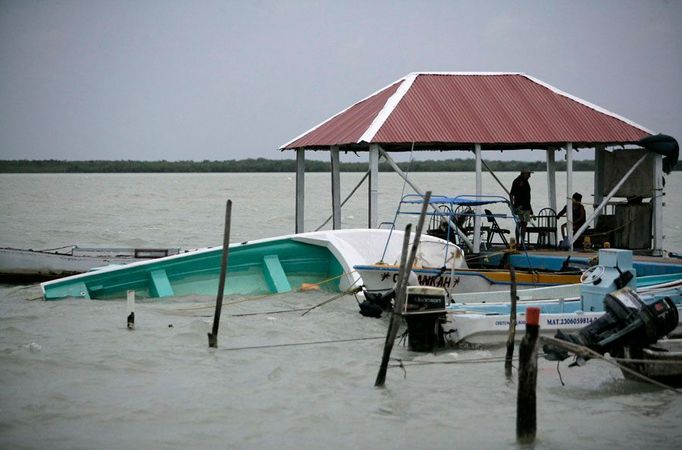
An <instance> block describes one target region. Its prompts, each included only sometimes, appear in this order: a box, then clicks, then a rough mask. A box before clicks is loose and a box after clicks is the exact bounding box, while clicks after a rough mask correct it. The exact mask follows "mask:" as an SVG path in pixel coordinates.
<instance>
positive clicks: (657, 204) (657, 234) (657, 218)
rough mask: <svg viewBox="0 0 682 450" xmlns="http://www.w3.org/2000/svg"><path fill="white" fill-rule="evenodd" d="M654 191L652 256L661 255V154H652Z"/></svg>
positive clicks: (652, 199) (652, 201)
mask: <svg viewBox="0 0 682 450" xmlns="http://www.w3.org/2000/svg"><path fill="white" fill-rule="evenodd" d="M654 158H655V159H654V173H653V177H654V193H653V196H652V198H651V203H652V205H653V222H654V223H653V224H652V225H653V227H652V228H653V230H654V242H653V244H654V245H653V254H654V256H662V255H663V238H664V236H663V195H664V194H663V156H662V155H655V156H654Z"/></svg>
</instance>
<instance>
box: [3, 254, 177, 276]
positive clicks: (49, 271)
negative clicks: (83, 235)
mask: <svg viewBox="0 0 682 450" xmlns="http://www.w3.org/2000/svg"><path fill="white" fill-rule="evenodd" d="M178 252H179V250H178V249H154V250H151V249H148V250H142V249H113V248H110V249H104V248H103V249H79V248H74V249H72V250H71V251H70V252H69V253H68V254H67V253H58V252H49V251H35V250H26V249H15V248H0V277H2V278H3V279H22V278H36V279H38V278H59V277H64V276H69V275H74V274H79V273H84V272H87V271H89V270H92V269H95V268H98V267H105V266H110V265H121V264H128V263H131V262H135V261H144V260H148V259H153V258H158V257H161V256H167V255H172V254H177V253H178Z"/></svg>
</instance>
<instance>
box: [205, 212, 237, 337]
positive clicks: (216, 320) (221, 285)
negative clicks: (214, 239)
mask: <svg viewBox="0 0 682 450" xmlns="http://www.w3.org/2000/svg"><path fill="white" fill-rule="evenodd" d="M231 217H232V200H228V201H227V206H226V207H225V232H224V233H223V254H222V259H221V260H220V280H219V281H218V295H217V297H216V300H215V314H214V316H213V331H211V332H210V333H208V346H209V347H210V348H218V326H219V325H220V311H221V309H222V307H223V291H224V290H225V278H226V277H227V257H228V254H229V252H230V220H231Z"/></svg>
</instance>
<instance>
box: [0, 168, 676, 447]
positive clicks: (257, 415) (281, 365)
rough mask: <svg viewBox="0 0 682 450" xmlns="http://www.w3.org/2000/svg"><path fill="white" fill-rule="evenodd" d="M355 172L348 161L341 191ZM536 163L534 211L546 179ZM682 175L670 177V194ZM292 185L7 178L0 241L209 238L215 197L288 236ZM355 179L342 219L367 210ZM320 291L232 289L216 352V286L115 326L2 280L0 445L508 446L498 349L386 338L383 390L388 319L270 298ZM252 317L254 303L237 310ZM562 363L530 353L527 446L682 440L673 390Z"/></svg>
mask: <svg viewBox="0 0 682 450" xmlns="http://www.w3.org/2000/svg"><path fill="white" fill-rule="evenodd" d="M361 176H362V174H342V183H343V189H344V192H349V191H350V189H351V188H352V187H353V186H354V185H355V183H356V182H357V181H358V180H359V179H360V178H361ZM514 176H515V174H506V173H503V174H501V177H502V178H503V181H505V182H507V181H508V182H509V183H510V182H511V180H512V179H513V177H514ZM534 177H535V179H531V182H533V181H534V180H535V183H534V184H533V198H534V199H538V200H537V207H540V206H542V205H544V204H545V203H546V202H545V201H544V195H546V194H545V193H543V183H542V182H541V179H542V174H537V173H536V174H534ZM591 177H592V175H591V174H587V173H579V174H577V176H576V181H574V185H575V186H586V188H585V189H584V191H585V192H589V191H591V183H592V178H591ZM415 180H416V181H417V182H418V184H420V185H422V186H423V187H424V188H425V189H432V190H433V191H434V192H435V193H463V192H472V191H473V174H416V175H415ZM485 180H486V181H485V185H486V186H487V187H492V188H494V185H493V184H492V183H493V181H492V179H490V180H488V179H487V178H486V179H485ZM306 183H307V184H306V207H307V210H306V227H307V228H308V229H312V228H315V227H316V226H317V225H318V224H319V223H321V222H322V221H323V220H324V219H325V218H326V217H327V215H328V213H329V207H328V205H329V197H330V190H329V181H328V174H312V175H309V176H308V177H307V178H306ZM380 183H381V184H380V189H381V192H380V202H381V203H380V206H381V210H380V212H381V220H392V213H393V208H394V207H395V202H396V201H397V199H398V198H399V197H400V193H401V191H402V188H403V184H402V181H401V180H399V179H397V177H395V176H392V175H388V174H386V175H384V174H382V175H381V179H380ZM429 183H431V184H429ZM581 183H582V184H581ZM588 185H589V186H590V187H589V188H588V187H587V186H588ZM681 187H682V183H680V182H678V181H676V180H674V177H670V179H669V180H668V190H669V192H672V193H675V194H679V193H682V189H681ZM293 191H294V176H293V174H275V175H273V174H210V175H204V174H168V175H165V174H164V175H160V174H139V175H129V174H120V175H101V174H97V175H0V211H2V212H3V213H2V215H0V245H2V246H15V247H32V248H46V247H56V246H60V245H66V244H72V243H74V244H80V245H135V246H180V247H185V248H190V247H201V246H207V245H218V244H219V243H220V242H221V241H222V227H223V223H222V222H223V218H224V209H223V208H224V203H225V200H226V199H227V198H232V199H233V201H234V205H233V224H232V230H233V239H232V241H241V240H247V239H255V238H258V237H267V236H273V235H278V234H285V233H290V232H292V231H293V219H294V212H293ZM500 191H501V189H500ZM359 193H362V194H363V195H361V196H360V197H358V198H357V199H354V200H352V201H351V202H349V204H348V205H347V207H346V208H345V209H344V217H343V222H344V226H345V227H351V226H364V225H365V224H366V221H367V216H366V202H367V200H366V190H365V189H361V190H360V191H359ZM560 195H564V193H563V192H560ZM676 197H679V195H669V196H668V207H667V208H666V223H665V228H666V233H667V234H668V238H667V240H666V247H667V248H671V249H674V248H675V246H677V248H680V247H682V246H680V245H679V244H680V243H682V233H680V231H679V228H678V226H677V225H676V224H677V223H678V219H679V218H680V217H679V215H680V214H682V213H681V212H680V211H682V208H681V207H680V206H682V205H680V202H679V201H678V200H676ZM673 200H674V203H675V204H672V203H673ZM533 203H534V205H535V204H536V201H535V200H534V202H533ZM671 206H672V207H671ZM590 210H591V209H588V213H589V211H590ZM671 243H672V244H674V245H671ZM333 295H334V294H333V293H330V292H325V291H317V292H308V293H292V294H284V295H276V296H270V297H265V298H243V297H228V298H226V299H225V306H224V308H223V316H222V320H221V330H220V334H219V348H218V349H217V350H209V349H208V345H207V342H208V341H207V336H206V333H207V332H208V331H210V329H211V324H212V320H213V305H214V302H215V299H214V298H209V297H183V298H170V299H163V300H153V301H152V300H148V301H144V302H138V304H137V308H136V329H135V330H134V331H128V330H127V329H126V324H125V318H126V305H125V301H86V300H65V301H59V302H49V303H48V302H44V301H41V300H38V298H39V297H40V288H39V285H37V284H33V285H25V286H9V285H0V447H2V448H22V447H26V448H188V447H201V448H239V449H242V448H291V449H294V448H295V449H300V448H371V449H397V448H401V449H402V448H424V449H426V448H434V449H440V448H517V447H518V445H517V444H516V441H515V424H516V422H515V420H516V418H515V414H516V412H515V411H516V383H515V380H513V381H511V382H509V381H507V380H506V379H505V377H504V368H503V363H502V362H500V361H499V357H500V356H502V355H503V350H502V349H501V348H481V349H471V350H463V349H448V350H447V351H444V352H442V353H440V354H437V355H432V354H417V353H412V352H409V351H407V350H406V348H405V347H404V346H403V345H402V344H400V345H396V347H394V354H393V356H394V357H395V358H396V359H400V360H402V361H403V364H404V366H405V371H403V369H401V368H400V367H392V368H391V369H390V370H389V372H388V378H387V384H386V387H385V388H382V389H377V388H374V386H373V385H374V379H375V376H376V372H377V369H378V366H379V362H380V359H381V351H382V347H383V340H384V337H385V333H386V324H387V322H386V319H381V320H376V319H368V318H363V317H362V316H360V315H359V314H358V312H357V311H358V308H357V304H356V300H355V298H354V297H352V296H344V297H342V298H339V299H338V300H335V301H332V302H331V303H329V304H326V305H324V306H321V307H319V308H316V309H314V310H312V311H311V312H310V313H309V314H306V315H305V316H301V314H302V311H290V312H284V313H275V312H276V311H287V310H292V309H300V308H304V307H312V306H315V305H318V304H320V303H322V302H323V301H325V300H327V299H329V298H331V297H332V296H333ZM249 313H260V314H255V315H248V316H236V315H239V314H249ZM290 344H306V345H290ZM471 362H475V363H471ZM395 364H396V362H394V365H395ZM559 370H560V373H561V376H562V378H563V382H564V383H565V385H563V386H562V383H561V380H560V378H559V373H558V372H557V366H556V364H555V363H550V362H546V361H544V360H540V369H539V373H538V392H537V397H538V439H537V443H536V445H537V447H538V448H556V449H565V448H643V447H650V448H678V447H679V442H680V439H681V438H682V430H681V429H680V425H681V424H682V419H680V417H682V402H680V396H679V395H677V394H675V393H673V392H669V391H662V390H660V389H658V388H653V387H650V386H647V385H644V384H640V383H636V382H632V381H626V380H624V379H623V377H622V375H621V373H620V371H619V370H618V369H616V368H614V367H612V366H610V365H608V364H607V363H605V362H601V361H590V362H589V363H588V364H587V366H585V367H581V368H568V367H567V363H562V364H561V365H560V368H559Z"/></svg>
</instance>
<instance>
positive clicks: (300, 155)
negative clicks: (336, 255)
mask: <svg viewBox="0 0 682 450" xmlns="http://www.w3.org/2000/svg"><path fill="white" fill-rule="evenodd" d="M304 211H305V150H303V149H302V148H299V149H298V150H296V224H295V232H296V233H297V234H298V233H303V232H304V231H305V227H304V216H305V212H304Z"/></svg>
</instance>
